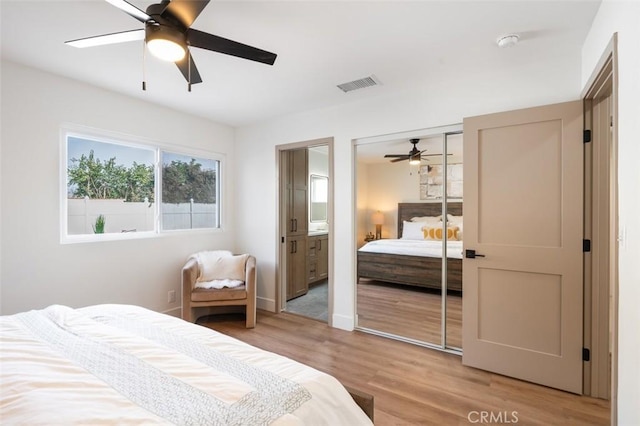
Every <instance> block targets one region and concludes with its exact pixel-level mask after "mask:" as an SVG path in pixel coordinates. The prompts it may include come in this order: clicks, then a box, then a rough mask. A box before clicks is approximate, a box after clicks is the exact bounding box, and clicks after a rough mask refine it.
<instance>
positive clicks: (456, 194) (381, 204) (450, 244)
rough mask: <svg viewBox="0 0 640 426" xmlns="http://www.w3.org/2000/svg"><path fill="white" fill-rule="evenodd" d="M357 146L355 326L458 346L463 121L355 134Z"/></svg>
mask: <svg viewBox="0 0 640 426" xmlns="http://www.w3.org/2000/svg"><path fill="white" fill-rule="evenodd" d="M355 152H356V155H355V157H356V170H357V178H356V189H357V196H356V212H357V213H356V214H357V217H356V224H357V226H356V233H357V236H356V239H357V241H356V248H357V253H356V258H357V284H356V289H357V290H356V300H357V308H356V309H357V318H358V321H357V327H358V328H359V329H361V330H365V331H369V332H373V333H376V334H381V335H385V336H388V337H392V338H397V339H401V340H405V341H409V342H412V343H417V344H421V345H425V346H430V347H435V348H438V349H446V350H452V351H459V350H460V349H461V346H462V339H461V335H462V235H463V226H462V217H463V214H462V210H463V194H462V176H463V174H462V133H461V126H449V127H446V128H437V129H428V130H424V131H421V132H410V133H406V134H398V135H393V136H391V137H389V136H387V137H379V138H367V139H366V140H358V141H356V145H355ZM443 295H444V297H443Z"/></svg>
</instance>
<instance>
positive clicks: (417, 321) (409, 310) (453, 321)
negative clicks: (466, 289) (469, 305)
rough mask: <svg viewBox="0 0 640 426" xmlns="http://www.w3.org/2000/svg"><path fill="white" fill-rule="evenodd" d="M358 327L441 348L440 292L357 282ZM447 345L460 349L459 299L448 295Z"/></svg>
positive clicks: (364, 281) (460, 301) (380, 283)
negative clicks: (432, 344)
mask: <svg viewBox="0 0 640 426" xmlns="http://www.w3.org/2000/svg"><path fill="white" fill-rule="evenodd" d="M357 289H358V290H357V291H358V293H357V301H358V308H357V312H358V326H360V327H364V328H369V329H372V330H377V331H383V332H385V333H390V334H395V335H397V336H402V337H408V338H411V339H415V340H419V341H422V342H428V343H434V344H437V345H440V344H441V342H442V337H441V336H442V298H441V296H440V292H438V291H434V290H429V289H424V288H418V287H412V286H405V285H396V284H390V283H383V282H380V281H374V280H367V279H363V278H361V279H360V282H359V283H358V286H357ZM447 346H450V347H454V348H462V296H461V295H460V294H458V293H456V294H453V293H452V294H449V295H448V296H447Z"/></svg>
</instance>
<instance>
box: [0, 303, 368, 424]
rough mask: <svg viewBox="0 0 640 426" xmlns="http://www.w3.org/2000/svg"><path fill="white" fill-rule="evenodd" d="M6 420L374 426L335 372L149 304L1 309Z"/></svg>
mask: <svg viewBox="0 0 640 426" xmlns="http://www.w3.org/2000/svg"><path fill="white" fill-rule="evenodd" d="M0 363H1V364H2V367H1V371H0V385H1V390H0V392H1V393H0V412H1V413H2V416H1V418H2V423H3V424H25V425H26V424H28V425H53V424H56V425H71V424H91V425H95V424H179V425H188V424H194V425H196V424H202V425H225V426H226V425H259V424H273V425H303V424H304V425H371V424H372V423H371V422H370V420H369V419H368V418H367V416H366V415H365V414H364V412H363V411H362V410H360V408H359V407H358V406H357V405H356V404H355V403H354V402H353V400H352V398H351V396H350V395H349V394H348V393H347V391H346V390H345V389H344V387H343V386H342V385H341V384H340V383H339V382H338V381H337V380H336V379H335V378H333V377H332V376H329V375H327V374H325V373H322V372H320V371H317V370H315V369H312V368H310V367H308V366H305V365H303V364H300V363H298V362H295V361H293V360H290V359H288V358H285V357H282V356H279V355H276V354H273V353H270V352H266V351H263V350H260V349H258V348H255V347H253V346H250V345H247V344H245V343H243V342H240V341H238V340H236V339H233V338H231V337H229V336H225V335H223V334H220V333H217V332H215V331H212V330H210V329H208V328H205V327H201V326H198V325H194V324H190V323H187V322H185V321H182V320H180V319H178V318H174V317H170V316H167V315H162V314H158V313H156V312H152V311H149V310H146V309H143V308H140V307H135V306H125V305H99V306H91V307H87V308H81V309H77V310H74V309H71V308H68V307H64V306H50V307H48V308H46V309H43V310H40V311H30V312H25V313H21V314H16V315H11V316H3V317H0Z"/></svg>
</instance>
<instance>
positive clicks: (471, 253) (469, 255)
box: [464, 250, 485, 259]
mask: <svg viewBox="0 0 640 426" xmlns="http://www.w3.org/2000/svg"><path fill="white" fill-rule="evenodd" d="M464 257H466V258H467V259H475V258H476V257H485V256H484V254H480V253H476V251H475V250H465V251H464Z"/></svg>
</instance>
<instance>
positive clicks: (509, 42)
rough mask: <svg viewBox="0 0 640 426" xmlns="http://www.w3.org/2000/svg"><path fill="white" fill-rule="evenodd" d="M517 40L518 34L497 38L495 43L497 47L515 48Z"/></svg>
mask: <svg viewBox="0 0 640 426" xmlns="http://www.w3.org/2000/svg"><path fill="white" fill-rule="evenodd" d="M519 39H520V36H519V35H518V34H507V35H504V36H501V37H498V39H497V40H496V43H497V44H498V47H502V48H507V47H511V46H515V45H516V44H518V40H519Z"/></svg>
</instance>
